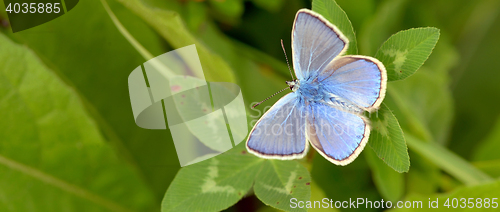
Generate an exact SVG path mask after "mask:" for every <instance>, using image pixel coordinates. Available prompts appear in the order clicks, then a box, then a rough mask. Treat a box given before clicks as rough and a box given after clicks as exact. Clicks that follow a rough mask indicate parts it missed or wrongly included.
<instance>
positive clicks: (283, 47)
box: [281, 39, 294, 80]
mask: <svg viewBox="0 0 500 212" xmlns="http://www.w3.org/2000/svg"><path fill="white" fill-rule="evenodd" d="M281 48H282V49H283V53H285V59H286V65H287V66H288V70H289V71H290V75H292V80H294V78H293V74H292V69H290V64H289V63H288V57H287V56H286V51H285V46H284V45H283V39H281Z"/></svg>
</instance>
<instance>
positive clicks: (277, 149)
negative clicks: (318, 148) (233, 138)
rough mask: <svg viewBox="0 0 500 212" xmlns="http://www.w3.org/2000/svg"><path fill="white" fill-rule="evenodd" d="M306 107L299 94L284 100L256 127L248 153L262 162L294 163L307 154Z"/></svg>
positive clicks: (267, 113) (286, 97)
mask: <svg viewBox="0 0 500 212" xmlns="http://www.w3.org/2000/svg"><path fill="white" fill-rule="evenodd" d="M305 120H306V114H305V105H304V102H303V100H302V99H301V98H297V94H296V93H290V94H287V95H285V96H284V97H282V98H281V99H280V100H278V102H276V104H274V105H273V107H271V109H269V111H267V112H266V113H265V114H264V115H263V116H262V117H261V118H260V119H259V121H258V122H257V123H256V124H255V126H254V128H253V129H252V131H251V132H250V134H249V136H248V139H247V143H246V145H247V149H248V151H249V152H251V153H253V154H255V155H257V156H259V157H263V158H274V159H285V160H291V159H296V158H302V157H303V156H304V155H305V154H306V153H307V143H306V138H305V126H306V125H305Z"/></svg>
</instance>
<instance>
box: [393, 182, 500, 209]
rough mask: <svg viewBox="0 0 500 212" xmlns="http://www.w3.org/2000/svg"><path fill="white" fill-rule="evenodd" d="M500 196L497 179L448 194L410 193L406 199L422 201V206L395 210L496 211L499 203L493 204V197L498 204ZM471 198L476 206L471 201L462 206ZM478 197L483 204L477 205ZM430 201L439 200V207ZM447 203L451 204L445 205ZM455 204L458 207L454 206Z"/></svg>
mask: <svg viewBox="0 0 500 212" xmlns="http://www.w3.org/2000/svg"><path fill="white" fill-rule="evenodd" d="M498 196H500V181H495V182H490V183H485V184H481V185H476V186H465V187H461V188H458V189H455V190H454V191H452V192H449V193H446V194H434V195H433V196H420V195H416V194H413V195H409V196H408V198H406V199H405V201H409V202H410V203H412V204H415V205H416V204H417V203H418V202H420V203H418V204H419V205H420V206H419V207H418V208H417V207H416V206H414V207H411V208H398V209H394V210H393V211H422V209H423V210H425V209H431V210H432V211H472V210H473V211H495V210H498V205H497V207H495V204H492V202H493V200H492V198H497V199H496V200H495V202H496V203H497V204H498ZM469 198H471V199H470V201H471V202H473V204H474V206H473V207H470V206H472V203H471V204H470V205H467V204H466V205H465V208H462V207H461V205H462V206H463V205H464V204H463V203H462V202H463V201H464V200H465V202H466V203H467V202H468V201H469ZM477 198H481V203H482V204H481V205H480V204H477V206H476V201H479V200H477ZM486 198H488V200H487V201H489V206H488V208H485V205H484V201H485V200H486ZM453 199H456V200H453ZM430 201H438V202H437V204H438V208H431V207H429V203H430ZM446 201H448V203H446ZM452 201H455V203H452ZM393 204H395V203H393ZM445 204H448V205H450V206H449V207H448V206H445ZM433 205H434V206H435V205H436V203H433ZM454 205H455V206H456V208H454V207H453V206H454ZM479 206H481V207H479ZM469 207H470V208H469ZM493 207H495V208H496V209H495V208H493ZM471 208H473V209H471Z"/></svg>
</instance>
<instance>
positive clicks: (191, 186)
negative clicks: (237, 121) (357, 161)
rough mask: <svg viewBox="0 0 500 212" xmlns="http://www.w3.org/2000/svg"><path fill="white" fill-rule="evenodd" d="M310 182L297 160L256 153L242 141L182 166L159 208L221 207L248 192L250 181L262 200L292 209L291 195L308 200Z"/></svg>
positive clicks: (169, 209)
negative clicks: (214, 154) (225, 150)
mask: <svg viewBox="0 0 500 212" xmlns="http://www.w3.org/2000/svg"><path fill="white" fill-rule="evenodd" d="M310 182H311V178H310V176H309V172H308V171H307V169H306V168H305V167H304V166H302V165H300V164H299V163H298V162H297V161H280V160H264V159H261V158H258V157H255V156H254V155H252V154H249V153H248V152H247V151H246V150H245V144H244V142H242V143H240V144H239V145H238V146H236V147H234V148H233V149H232V150H230V151H228V152H226V153H223V154H221V155H218V156H216V157H214V158H211V159H209V160H205V161H202V162H199V163H196V164H193V165H190V166H187V167H184V168H182V169H181V170H180V171H179V172H178V173H177V176H176V177H175V179H174V181H173V182H172V184H170V187H169V188H168V190H167V193H166V194H165V197H164V199H163V202H162V211H220V210H224V209H226V208H228V207H229V206H231V205H233V204H235V203H236V202H238V200H240V199H241V198H242V197H243V196H244V195H245V194H247V193H248V191H249V190H250V188H251V187H252V185H254V191H255V194H256V195H257V197H258V198H259V199H260V200H261V201H262V202H264V203H266V204H268V205H271V206H273V207H275V208H278V209H282V210H286V211H293V210H292V209H290V198H292V197H294V198H297V199H298V200H300V201H308V200H309V198H310V197H311V188H310V185H309V184H310ZM214 199H217V201H213V200H214ZM278 202H280V203H279V204H277V203H278Z"/></svg>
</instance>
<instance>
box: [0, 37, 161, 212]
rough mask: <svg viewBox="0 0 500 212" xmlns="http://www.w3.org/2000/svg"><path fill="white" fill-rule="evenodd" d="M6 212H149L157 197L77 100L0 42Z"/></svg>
mask: <svg viewBox="0 0 500 212" xmlns="http://www.w3.org/2000/svg"><path fill="white" fill-rule="evenodd" d="M0 43H1V44H2V45H0V111H3V112H2V113H0V120H2V121H0V173H1V174H0V177H1V178H2V180H0V188H1V189H0V208H1V209H2V211H150V210H152V209H154V208H155V205H154V204H155V202H154V200H153V194H152V193H151V191H150V190H149V189H148V188H147V186H146V184H145V183H144V182H143V181H142V179H141V178H140V177H139V176H138V175H137V174H136V173H135V171H134V170H133V168H132V167H130V165H128V164H126V163H124V162H123V161H121V160H120V159H119V158H118V157H117V155H116V154H115V152H114V151H113V150H112V149H111V148H110V147H109V146H108V143H107V142H106V141H105V139H104V138H103V136H102V135H101V134H100V131H99V129H98V127H97V126H96V123H95V122H94V120H93V119H92V118H91V117H90V115H89V114H88V112H87V111H86V110H85V108H84V106H83V103H82V101H81V100H80V99H79V97H78V94H77V93H76V92H75V91H74V90H72V89H71V88H70V87H69V86H67V85H65V84H64V83H63V82H62V80H60V79H59V78H58V77H57V76H56V75H55V74H54V73H53V72H52V71H51V70H49V69H48V68H47V67H46V66H45V65H44V64H42V63H41V61H40V60H39V58H37V57H36V56H35V54H34V53H33V52H32V51H31V50H29V49H27V48H26V47H24V46H23V45H17V44H15V43H14V42H12V41H10V40H9V39H7V38H6V37H5V36H4V35H3V34H0Z"/></svg>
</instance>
